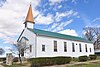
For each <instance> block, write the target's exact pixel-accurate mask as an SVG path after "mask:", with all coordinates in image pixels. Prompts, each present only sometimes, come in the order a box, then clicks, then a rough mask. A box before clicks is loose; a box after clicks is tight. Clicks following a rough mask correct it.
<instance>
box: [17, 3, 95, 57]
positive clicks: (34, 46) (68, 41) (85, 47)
mask: <svg viewBox="0 0 100 67" xmlns="http://www.w3.org/2000/svg"><path fill="white" fill-rule="evenodd" d="M24 24H25V28H24V29H23V31H22V33H21V34H20V36H19V38H18V40H17V42H26V44H27V45H28V46H29V49H28V50H27V52H28V53H26V52H25V53H24V54H23V56H24V57H27V58H36V57H56V56H70V57H79V56H83V55H87V56H89V55H90V54H94V46H93V43H92V42H90V41H87V40H85V39H83V38H81V37H76V36H70V35H65V34H59V33H55V32H50V31H44V30H39V29H35V28H34V24H35V22H34V18H33V14H32V7H31V5H30V7H29V10H28V14H27V17H26V20H25V23H24Z"/></svg>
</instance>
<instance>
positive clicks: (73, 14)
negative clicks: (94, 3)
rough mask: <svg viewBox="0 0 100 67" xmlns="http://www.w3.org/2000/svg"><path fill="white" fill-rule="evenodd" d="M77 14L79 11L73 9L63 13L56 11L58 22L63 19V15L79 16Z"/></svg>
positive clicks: (67, 16)
mask: <svg viewBox="0 0 100 67" xmlns="http://www.w3.org/2000/svg"><path fill="white" fill-rule="evenodd" d="M77 15H78V12H75V11H73V10H69V11H66V12H63V13H59V12H56V16H55V20H56V21H57V22H59V21H61V19H62V18H63V17H66V18H70V17H72V16H77Z"/></svg>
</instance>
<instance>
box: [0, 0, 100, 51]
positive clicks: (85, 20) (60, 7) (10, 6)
mask: <svg viewBox="0 0 100 67" xmlns="http://www.w3.org/2000/svg"><path fill="white" fill-rule="evenodd" d="M30 2H31V4H32V9H33V16H34V21H35V25H34V28H37V29H42V30H47V31H52V32H58V33H62V34H67V35H72V36H80V37H82V36H83V28H84V27H86V26H91V27H100V8H99V7H100V0H0V44H1V45H0V47H3V48H4V49H6V50H8V48H10V47H12V45H11V44H13V42H15V41H16V40H17V38H18V36H19V35H20V33H21V31H22V29H23V28H24V25H23V23H24V20H25V17H26V15H27V11H28V7H29V4H30Z"/></svg>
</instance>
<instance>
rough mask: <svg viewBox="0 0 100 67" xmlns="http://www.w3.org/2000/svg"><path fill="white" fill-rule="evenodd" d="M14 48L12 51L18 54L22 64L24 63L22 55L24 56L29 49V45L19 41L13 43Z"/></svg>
mask: <svg viewBox="0 0 100 67" xmlns="http://www.w3.org/2000/svg"><path fill="white" fill-rule="evenodd" d="M13 46H14V49H13V50H11V51H12V53H14V54H17V55H18V56H19V61H20V64H22V57H23V56H24V53H25V52H26V50H27V49H29V46H28V45H27V44H26V42H20V41H19V42H17V43H14V44H13Z"/></svg>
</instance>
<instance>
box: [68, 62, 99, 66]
mask: <svg viewBox="0 0 100 67" xmlns="http://www.w3.org/2000/svg"><path fill="white" fill-rule="evenodd" d="M70 67H100V63H95V64H92V63H91V64H80V65H73V66H70Z"/></svg>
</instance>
